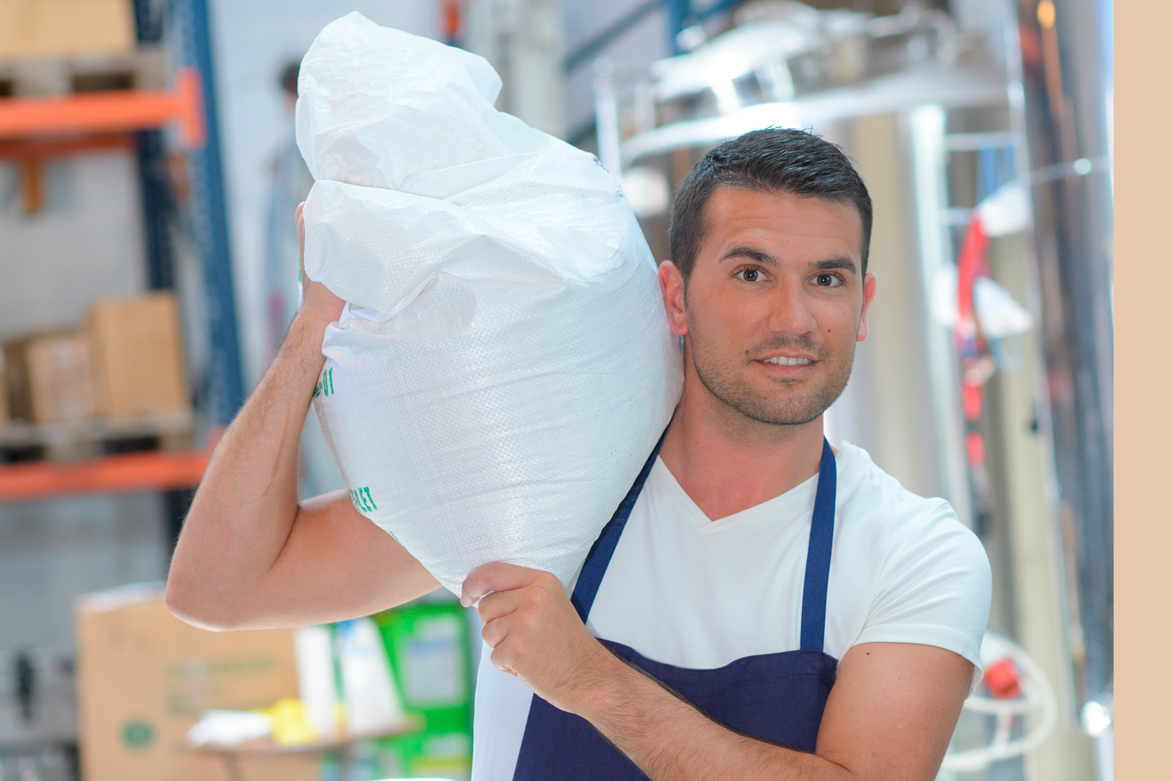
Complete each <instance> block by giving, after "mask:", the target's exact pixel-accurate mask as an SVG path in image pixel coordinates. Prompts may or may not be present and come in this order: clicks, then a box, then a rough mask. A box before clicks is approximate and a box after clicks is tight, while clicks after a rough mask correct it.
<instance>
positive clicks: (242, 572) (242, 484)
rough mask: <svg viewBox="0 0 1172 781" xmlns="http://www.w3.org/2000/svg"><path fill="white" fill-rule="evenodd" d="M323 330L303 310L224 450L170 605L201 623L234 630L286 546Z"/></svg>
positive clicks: (179, 553)
mask: <svg viewBox="0 0 1172 781" xmlns="http://www.w3.org/2000/svg"><path fill="white" fill-rule="evenodd" d="M325 326H326V321H325V320H324V319H322V318H314V317H311V316H309V315H307V314H305V313H302V314H299V315H298V316H297V317H296V318H294V320H293V323H292V325H290V327H289V331H288V333H287V334H286V336H285V340H284V342H283V343H282V345H281V348H280V350H279V351H278V353H277V357H276V358H275V359H274V360H273V363H272V365H271V366H270V367H269V370H268V372H266V374H265V376H264V378H263V379H262V380H261V382H260V384H259V385H258V386H257V388H256V390H255V391H254V392H253V394H252V396H251V397H250V398H249V399H248V401H247V402H246V403H245V405H244V407H243V408H242V409H241V411H240V413H239V414H238V415H237V417H236V419H235V420H234V421H233V422H232V425H230V426H229V427H228V429H227V431H225V432H224V436H223V437H222V438H221V440H220V443H219V445H218V446H217V447H216V451H215V453H214V454H213V456H212V459H211V463H210V464H209V466H208V470H207V473H206V474H205V476H204V479H203V481H202V483H201V484H200V488H199V490H198V491H197V492H196V495H195V499H194V500H193V502H192V505H191V511H190V513H189V514H188V516H187V520H186V522H185V524H184V527H183V533H182V535H181V536H180V538H179V543H178V545H177V546H176V549H175V557H174V560H173V562H172V566H171V575H170V578H169V581H168V589H167V591H168V594H167V601H168V605H169V606H170V607H171V609H172V610H173V611H174V612H176V613H177V614H179V615H181V616H182V617H184V618H185V619H187V620H189V621H192V622H193V623H197V624H202V625H205V626H209V627H222V626H230V625H231V624H232V623H233V621H234V618H235V616H234V613H235V611H236V610H238V609H239V607H240V606H241V604H242V603H243V600H244V599H245V597H246V595H247V594H248V593H249V589H250V588H251V587H252V586H253V585H254V584H255V582H256V581H257V579H258V578H260V577H262V576H263V575H264V574H265V573H266V572H267V571H268V570H269V569H270V568H271V567H272V566H273V563H274V562H275V561H276V560H277V557H278V556H279V555H280V553H281V550H282V548H283V546H284V545H285V541H286V539H287V538H288V536H289V531H290V529H291V527H292V524H293V521H294V518H295V517H296V513H297V449H298V444H299V442H300V438H301V429H302V426H303V425H304V423H305V415H306V412H307V411H308V409H309V402H310V399H311V398H312V395H313V388H314V384H315V383H316V381H317V378H318V375H319V374H320V372H321V368H322V365H323V363H324V361H325V359H324V358H323V357H322V354H321V343H322V335H323V333H324V331H325Z"/></svg>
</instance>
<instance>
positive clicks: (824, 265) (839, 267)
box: [810, 258, 859, 274]
mask: <svg viewBox="0 0 1172 781" xmlns="http://www.w3.org/2000/svg"><path fill="white" fill-rule="evenodd" d="M810 265H811V266H812V267H813V268H814V269H815V270H817V271H849V272H851V273H852V274H858V273H859V267H858V264H856V263H855V262H854V261H853V260H851V259H850V258H827V259H826V260H819V261H818V262H816V263H811V264H810Z"/></svg>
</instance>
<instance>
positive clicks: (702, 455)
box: [659, 393, 822, 521]
mask: <svg viewBox="0 0 1172 781" xmlns="http://www.w3.org/2000/svg"><path fill="white" fill-rule="evenodd" d="M697 395H698V394H688V393H685V394H684V398H683V399H682V400H681V401H680V405H679V407H677V408H676V414H675V417H674V418H673V419H672V422H671V426H669V427H668V430H667V436H666V437H664V441H663V448H662V449H661V450H660V453H659V456H660V458H662V459H663V463H664V465H665V466H667V468H668V469H669V470H670V471H671V473H672V475H673V476H674V477H675V479H676V481H677V482H678V483H679V484H680V487H681V488H683V489H684V491H685V492H686V493H687V494H688V496H689V497H691V499H692V501H694V502H695V503H696V505H697V506H698V507H699V508H700V509H701V510H702V511H703V512H704V514H705V515H707V516H708V517H709V518H710V519H712V520H714V521H715V520H718V519H720V518H726V517H728V516H729V515H732V514H734V513H738V512H740V511H742V510H747V509H748V508H750V507H755V506H757V505H758V504H761V503H762V502H765V501H768V500H770V499H772V498H774V497H776V496H781V495H782V494H784V493H785V492H786V491H789V490H790V489H791V488H794V487H795V486H798V485H800V484H801V483H803V482H805V481H806V480H808V479H809V478H811V477H813V476H814V475H816V474H818V467H819V464H820V463H821V457H822V417H821V416H819V417H818V418H816V419H815V420H812V421H810V422H809V423H805V424H802V425H794V426H777V425H770V424H766V423H760V422H758V421H754V420H751V419H748V418H745V417H744V416H742V415H740V413H737V412H735V411H734V410H731V409H728V408H727V407H725V406H724V405H723V404H722V403H721V402H719V401H717V400H716V399H701V398H696V396H697ZM689 396H691V398H689ZM706 402H707V403H706Z"/></svg>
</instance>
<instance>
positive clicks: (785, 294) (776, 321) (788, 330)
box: [769, 277, 818, 335]
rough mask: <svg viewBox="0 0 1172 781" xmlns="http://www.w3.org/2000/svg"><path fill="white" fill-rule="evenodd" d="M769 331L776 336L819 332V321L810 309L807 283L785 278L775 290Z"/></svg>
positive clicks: (770, 311) (770, 312)
mask: <svg viewBox="0 0 1172 781" xmlns="http://www.w3.org/2000/svg"><path fill="white" fill-rule="evenodd" d="M769 330H770V331H772V332H773V333H775V334H793V335H797V334H808V333H812V332H814V331H816V330H818V321H817V320H816V319H815V318H814V313H813V311H812V310H811V309H810V302H809V300H808V298H807V291H806V286H805V283H804V282H803V281H802V280H800V279H792V278H788V277H783V278H782V279H780V280H779V284H778V285H777V286H776V287H775V288H774V296H773V298H772V300H771V301H770V308H769Z"/></svg>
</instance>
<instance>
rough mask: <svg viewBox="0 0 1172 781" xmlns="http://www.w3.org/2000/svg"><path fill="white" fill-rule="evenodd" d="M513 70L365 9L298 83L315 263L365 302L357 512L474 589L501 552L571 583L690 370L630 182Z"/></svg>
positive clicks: (343, 389)
mask: <svg viewBox="0 0 1172 781" xmlns="http://www.w3.org/2000/svg"><path fill="white" fill-rule="evenodd" d="M500 87H501V82H500V78H499V77H498V76H497V74H496V73H495V72H494V71H493V69H492V68H491V66H489V64H488V63H487V62H486V61H485V60H483V59H482V58H480V57H477V56H475V55H473V54H469V53H468V52H465V51H462V50H460V49H455V48H450V47H447V46H444V45H442V44H440V43H437V42H435V41H431V40H427V39H424V38H418V37H416V36H413V35H409V34H407V33H403V32H400V31H398V30H391V29H387V28H383V27H379V26H377V25H375V24H374V23H373V22H371V21H369V20H368V19H366V18H364V17H363V16H361V15H360V14H357V13H352V14H350V15H348V16H346V17H344V18H342V19H339V20H338V21H336V22H333V23H332V24H330V25H329V26H328V27H326V28H325V29H324V30H323V31H322V32H321V34H320V35H319V36H318V37H317V40H316V41H314V43H313V46H312V47H311V48H310V50H309V53H308V54H306V56H305V59H304V61H303V62H302V64H301V75H300V79H299V82H298V88H299V92H300V95H301V97H300V98H299V100H298V103H297V143H298V145H299V146H300V148H301V152H302V154H303V155H304V156H305V159H306V162H307V163H308V164H309V168H310V171H312V172H313V175H314V178H315V179H316V184H314V187H313V190H312V191H311V192H310V195H309V199H308V200H307V202H306V206H305V223H306V244H305V270H306V274H308V276H309V277H310V278H311V279H314V280H317V281H320V282H323V283H325V285H326V286H327V287H328V288H329V289H330V290H331V291H333V292H334V293H335V294H336V295H338V296H339V297H341V298H343V299H345V300H346V301H347V302H349V303H348V304H347V306H346V308H345V310H344V311H343V313H342V316H341V319H340V320H339V321H338V322H337V323H336V324H333V325H331V326H330V327H329V328H328V329H327V331H326V336H325V342H324V344H323V345H322V352H323V353H324V354H325V356H326V359H327V360H326V364H325V369H324V371H323V374H322V377H321V380H320V382H319V384H318V393H317V395H316V398H315V402H314V405H315V409H316V411H317V414H318V416H319V418H320V419H321V420H322V427H323V430H324V431H325V432H326V437H327V439H328V440H329V442H330V447H331V449H332V450H333V452H334V457H335V458H336V459H337V461H338V466H339V467H340V469H341V473H342V476H343V478H344V479H345V481H346V483H347V485H348V487H349V488H350V494H351V499H352V500H353V502H354V505H355V507H357V508H358V509H359V511H360V512H362V513H363V515H365V516H366V517H368V518H370V519H371V520H372V521H374V522H375V523H377V524H378V525H379V526H381V527H382V528H384V529H386V530H387V531H388V532H390V533H391V534H393V535H394V536H395V538H396V539H398V540H399V542H401V543H402V544H403V545H404V547H406V548H407V550H409V551H410V552H411V553H412V554H413V555H414V556H415V557H416V558H418V559H419V560H420V561H421V562H422V563H423V564H424V566H426V567H427V568H428V569H429V570H430V571H431V572H432V573H433V574H434V575H435V576H436V577H437V578H438V579H439V581H440V582H441V583H442V584H443V585H444V586H446V587H447V588H448V589H451V590H452V591H454V592H456V593H459V591H460V587H461V584H462V583H463V581H464V578H465V577H466V576H467V574H468V573H469V572H470V571H471V570H473V569H474V568H476V567H477V566H479V565H481V564H484V563H486V562H489V561H507V562H512V563H516V564H522V565H525V566H531V567H538V568H541V569H545V570H548V571H550V572H552V573H554V574H555V575H556V576H557V577H558V578H559V579H560V580H561V581H562V583H563V584H566V583H568V582H569V581H570V579H571V578H572V577H573V576H574V574H575V572H576V571H577V569H578V568H579V567H580V565H581V563H582V560H583V559H584V558H585V556H586V553H587V552H588V551H589V549H590V545H591V544H592V543H593V541H594V540H595V538H596V537H597V536H598V533H599V531H600V530H601V528H602V526H603V525H604V524H605V523H606V521H607V520H609V518H610V517H611V515H612V514H613V512H614V510H615V508H616V507H617V506H618V504H619V502H620V501H621V500H622V498H623V496H624V495H625V494H626V492H627V490H628V488H629V487H630V485H631V483H632V482H633V481H634V479H635V476H636V475H637V474H638V471H639V469H640V467H641V466H642V465H643V463H644V461H645V460H646V459H647V457H648V455H649V454H650V452H651V450H652V449H653V447H654V445H655V443H656V441H657V440H658V438H659V436H660V434H661V433H662V432H663V430H664V428H665V427H666V426H667V424H668V422H669V420H670V419H671V415H672V411H673V409H674V408H675V405H676V403H677V401H678V399H679V393H680V389H681V384H682V370H681V355H680V349H679V346H678V343H677V342H676V340H675V339H674V338H673V337H672V335H671V334H670V332H669V331H668V328H667V321H666V316H665V314H664V310H663V303H662V299H661V297H660V293H659V289H658V284H657V281H656V277H655V265H654V262H653V260H652V258H651V254H650V251H649V250H648V249H647V245H646V242H645V241H644V239H643V236H642V233H641V232H640V230H639V226H638V224H637V223H636V221H635V218H634V216H633V215H632V213H631V210H630V208H629V207H628V205H627V203H626V200H625V199H624V198H623V195H622V191H621V190H620V188H619V186H618V183H617V182H616V181H615V179H614V177H612V176H611V175H610V174H609V173H608V172H607V171H606V170H605V169H604V168H602V167H601V166H600V165H599V164H598V161H597V160H596V158H594V156H592V155H589V154H587V153H585V152H582V151H580V150H578V149H575V148H573V147H571V146H569V145H567V144H565V143H563V142H561V141H559V140H557V139H555V138H552V137H550V136H548V135H546V134H544V133H541V132H540V131H537V130H533V129H531V128H529V127H528V126H526V125H525V124H524V123H523V122H521V121H520V120H518V119H516V118H515V117H512V116H509V115H507V114H502V113H499V112H497V111H496V110H495V109H494V108H493V102H494V101H495V100H496V96H497V93H498V92H499V90H500Z"/></svg>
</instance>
